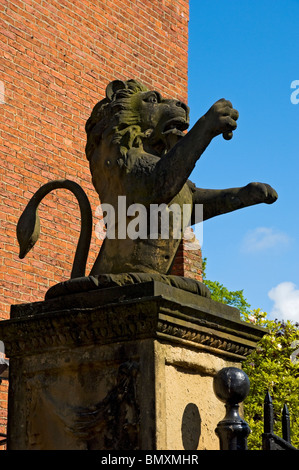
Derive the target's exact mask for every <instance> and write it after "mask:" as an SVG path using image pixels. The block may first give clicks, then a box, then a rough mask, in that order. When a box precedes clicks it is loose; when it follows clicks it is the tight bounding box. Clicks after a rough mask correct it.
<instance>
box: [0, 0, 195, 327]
mask: <svg viewBox="0 0 299 470" xmlns="http://www.w3.org/2000/svg"><path fill="white" fill-rule="evenodd" d="M0 8H1V23H0V34H1V36H0V41H1V45H0V48H1V54H2V58H1V63H0V82H1V83H0V85H1V86H2V85H4V99H2V103H1V104H0V113H1V119H0V121H1V127H0V152H1V160H0V169H1V170H0V180H1V182H0V196H1V206H0V248H1V251H0V301H1V308H0V318H1V319H5V318H7V317H8V315H9V309H10V305H11V304H14V303H20V302H30V301H36V300H42V299H43V298H44V294H45V292H46V291H47V289H48V288H49V287H50V286H51V285H53V284H54V283H57V282H60V281H62V280H65V279H67V278H69V275H70V271H71V265H72V261H73V256H74V250H75V246H76V243H77V238H78V230H79V223H80V218H79V209H78V206H77V203H76V200H75V199H74V197H73V196H72V194H71V193H69V192H67V191H64V190H57V191H55V192H54V193H51V194H50V195H48V196H47V197H46V199H45V200H44V202H43V203H42V205H41V206H40V211H39V213H40V218H41V237H40V240H39V241H38V243H37V244H36V246H35V247H34V249H33V251H31V252H30V253H29V255H27V257H26V258H25V259H24V260H19V258H18V243H17V239H16V235H15V232H16V224H17V221H18V218H19V216H20V215H21V213H22V211H23V209H24V207H25V205H26V203H27V202H28V200H29V199H30V197H31V196H32V195H33V193H34V192H35V191H36V190H37V189H38V188H39V187H40V186H41V185H42V184H43V183H45V182H46V181H48V180H51V179H56V178H69V179H72V180H74V181H77V182H78V183H79V184H81V185H82V187H83V188H84V189H85V191H86V192H87V194H88V196H89V199H90V201H91V204H92V208H93V213H94V211H95V209H96V207H97V204H98V199H97V196H96V194H95V191H94V190H93V188H92V185H91V180H90V174H89V169H88V162H87V161H86V158H85V154H84V147H85V131H84V125H85V121H86V119H87V118H88V116H89V114H90V111H91V109H92V107H93V106H94V104H95V103H96V102H97V101H99V99H101V98H102V97H103V94H104V89H105V86H106V84H107V83H108V82H109V81H111V80H112V79H128V78H137V79H139V80H140V81H142V82H144V83H145V84H146V85H148V86H151V87H154V88H156V89H158V90H160V91H161V92H162V93H163V94H165V95H167V96H171V97H177V98H178V99H180V100H183V101H185V102H186V101H187V51H188V0H142V1H141V0H121V1H119V0H97V1H96V0H94V1H87V0H59V1H58V0H57V1H55V0H48V1H47V2H44V1H42V0H3V1H2V2H1V6H0ZM0 99H1V96H0ZM3 101H4V102H3ZM95 222H97V221H95ZM99 247H100V242H99V241H98V240H97V238H96V237H95V235H94V236H93V242H92V247H91V253H90V256H89V263H88V269H89V267H91V265H92V263H93V261H94V259H95V256H96V252H97V251H98V249H99Z"/></svg>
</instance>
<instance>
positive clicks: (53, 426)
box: [0, 282, 264, 450]
mask: <svg viewBox="0 0 299 470" xmlns="http://www.w3.org/2000/svg"><path fill="white" fill-rule="evenodd" d="M263 334H264V330H263V329H261V328H258V327H252V326H251V325H249V324H247V323H244V322H242V321H241V320H240V318H239V312H238V310H236V309H235V308H232V307H228V306H225V305H222V304H219V303H217V302H214V301H212V300H211V299H208V298H204V297H201V296H198V295H195V294H191V293H186V292H184V291H182V290H180V289H177V288H174V287H171V286H167V285H165V284H162V283H159V282H148V283H143V284H141V283H138V284H136V285H132V286H123V287H114V288H110V289H103V290H101V291H97V290H96V291H93V292H88V293H84V294H81V295H79V294H77V295H76V294H75V295H70V296H63V297H62V298H57V299H52V300H48V301H45V302H36V303H33V304H24V305H16V306H12V309H11V319H10V320H7V321H4V322H1V323H0V335H1V338H2V339H3V341H4V343H5V348H6V352H7V355H8V357H9V358H10V383H11V387H10V392H9V393H10V394H9V428H8V443H9V448H11V449H118V450H121V449H122V450H128V449H147V450H150V449H162V450H165V449H189V450H190V449H196V448H198V449H204V448H208V449H209V448H210V449H211V448H216V449H217V448H218V439H217V437H216V435H215V433H214V429H215V427H216V424H217V422H219V420H220V419H221V418H222V416H223V405H222V404H221V403H220V402H219V400H217V398H216V397H215V396H214V394H213V385H212V379H213V376H214V375H215V374H216V373H217V371H218V370H220V369H221V368H222V367H225V366H227V365H238V366H239V365H240V363H241V362H242V360H243V359H244V357H245V356H246V355H247V354H248V353H249V352H250V351H251V350H252V348H254V347H255V345H256V342H257V340H258V339H259V338H260V337H261V336H262V335H263ZM174 384H175V387H174Z"/></svg>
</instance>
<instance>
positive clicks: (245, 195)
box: [193, 183, 278, 223]
mask: <svg viewBox="0 0 299 470" xmlns="http://www.w3.org/2000/svg"><path fill="white" fill-rule="evenodd" d="M277 198H278V195H277V192H276V191H275V189H273V188H272V187H271V186H270V185H268V184H265V183H249V184H248V185H246V186H244V187H241V188H230V189H201V188H195V190H194V193H193V204H203V220H207V219H211V218H212V217H216V216H217V215H221V214H226V213H228V212H233V211H235V210H238V209H242V208H243V207H249V206H253V205H255V204H261V203H266V204H273V202H275V201H276V200H277ZM193 212H194V214H195V210H194V211H193ZM196 222H197V221H196V220H195V219H194V217H193V223H196Z"/></svg>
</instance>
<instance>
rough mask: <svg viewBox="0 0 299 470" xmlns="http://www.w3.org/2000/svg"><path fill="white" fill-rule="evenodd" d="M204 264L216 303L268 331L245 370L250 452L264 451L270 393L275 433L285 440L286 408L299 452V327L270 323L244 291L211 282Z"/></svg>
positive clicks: (296, 325) (288, 322)
mask: <svg viewBox="0 0 299 470" xmlns="http://www.w3.org/2000/svg"><path fill="white" fill-rule="evenodd" d="M205 269H206V260H204V263H203V282H204V283H205V284H206V285H207V286H208V287H209V288H210V290H211V295H212V299H213V300H216V301H217V302H222V303H226V304H228V305H231V306H233V307H236V308H238V309H239V310H240V313H241V318H242V319H243V320H244V321H247V322H250V323H254V324H256V325H258V326H262V327H264V328H265V331H266V333H265V335H264V336H263V338H262V339H261V341H260V342H259V343H258V344H257V348H256V349H255V350H254V351H253V352H252V353H251V354H250V355H249V356H247V358H246V360H245V361H244V363H243V370H244V372H246V374H247V375H248V377H249V379H250V392H249V395H248V397H247V398H246V400H245V401H244V418H245V420H246V421H247V423H248V424H249V426H250V429H251V434H250V436H249V438H248V448H249V449H250V450H260V449H261V448H262V447H261V446H262V433H263V430H264V421H263V420H264V410H263V408H264V399H265V396H266V393H267V391H269V393H270V395H271V397H272V400H273V407H274V432H275V434H277V435H278V436H280V437H282V429H281V416H282V409H283V406H284V404H286V405H287V406H288V409H289V412H290V416H291V440H292V445H293V446H295V447H297V448H299V419H298V416H299V324H298V323H293V322H291V321H281V320H269V319H268V318H267V314H266V313H265V312H262V311H261V310H260V309H256V310H252V309H251V307H250V305H249V304H248V302H247V300H246V299H245V298H244V294H243V290H240V291H235V292H231V291H229V290H228V289H227V288H226V287H224V286H223V285H222V284H220V283H219V282H217V281H208V280H207V279H206V278H205V276H206V274H205Z"/></svg>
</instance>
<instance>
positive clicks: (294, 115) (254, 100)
mask: <svg viewBox="0 0 299 470" xmlns="http://www.w3.org/2000/svg"><path fill="white" fill-rule="evenodd" d="M298 23H299V0H259V1H257V0H241V1H239V2H236V1H233V0H213V1H212V0H190V23H189V103H188V104H189V106H190V108H191V126H192V125H193V124H194V123H195V122H196V120H197V119H198V118H199V117H200V116H202V115H203V114H204V113H205V112H206V111H207V110H208V109H209V108H210V106H211V105H212V104H213V103H214V102H215V101H217V100H218V99H220V98H226V99H229V100H230V101H231V102H232V103H233V106H234V107H235V108H236V109H238V111H239V113H240V118H239V120H238V129H237V130H236V132H235V133H234V137H233V139H232V140H231V141H225V140H224V139H223V138H222V137H221V136H219V137H217V138H216V139H215V140H214V141H213V142H212V143H211V145H210V146H209V147H208V149H207V150H206V152H205V153H204V154H203V155H202V157H201V159H200V160H199V161H198V162H197V165H196V168H195V169H194V171H193V173H192V176H191V179H192V180H193V181H194V183H196V185H197V186H199V187H203V188H225V187H227V188H229V187H235V186H236V187H238V186H245V185H246V184H247V183H249V182H251V181H260V182H264V183H268V184H270V185H271V186H273V187H274V188H275V189H276V191H277V192H278V195H279V198H278V200H277V202H276V203H274V204H272V205H266V204H261V205H257V206H253V207H249V208H246V209H242V210H240V211H237V212H234V213H231V214H225V215H222V216H219V217H217V218H214V219H210V220H209V221H206V222H205V223H204V225H203V246H202V251H203V256H204V257H206V258H207V278H208V279H211V280H217V281H219V282H221V283H222V284H224V285H225V286H226V287H228V288H229V289H231V290H240V289H243V290H244V296H245V298H246V299H247V300H248V302H249V303H250V304H251V306H252V308H261V309H262V310H264V311H266V312H267V313H268V316H269V318H280V319H282V318H285V319H290V320H292V321H299V241H298V231H299V210H298V201H299V197H298V193H297V191H298V186H299V185H298V180H299V151H298V150H299V149H298V147H299V104H294V103H295V102H296V101H299V100H298V98H299V86H298V85H299V60H298V51H299V27H298ZM296 80H297V81H298V83H297V84H296V82H294V81H296ZM293 82H294V84H293V86H296V88H291V84H292V83H293ZM297 89H298V93H296V90H297ZM292 93H293V98H294V100H293V101H294V103H292V101H291V95H292Z"/></svg>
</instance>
